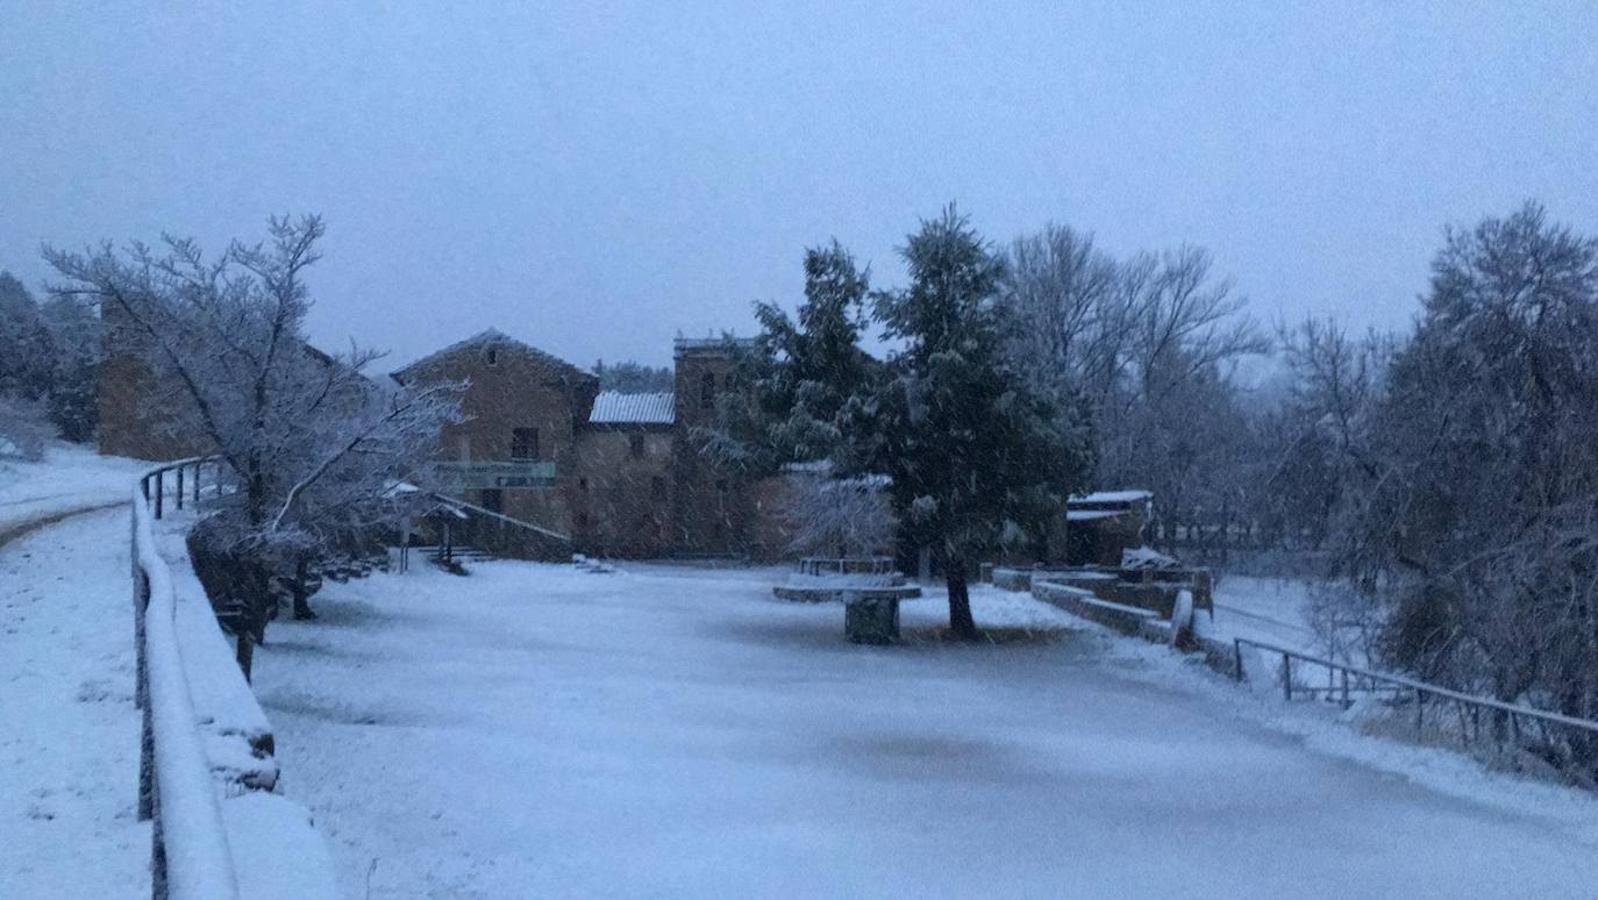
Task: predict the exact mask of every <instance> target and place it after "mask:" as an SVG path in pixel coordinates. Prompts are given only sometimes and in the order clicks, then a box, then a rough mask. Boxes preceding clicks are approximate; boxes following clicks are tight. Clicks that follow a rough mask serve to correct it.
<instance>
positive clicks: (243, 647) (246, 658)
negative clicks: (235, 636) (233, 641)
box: [233, 631, 255, 681]
mask: <svg viewBox="0 0 1598 900" xmlns="http://www.w3.org/2000/svg"><path fill="white" fill-rule="evenodd" d="M233 658H234V659H236V660H238V663H239V670H240V671H242V672H243V673H244V680H245V681H249V680H250V664H251V663H252V662H254V660H255V641H254V640H252V639H251V638H250V634H249V632H248V631H240V632H239V641H238V644H237V649H236V651H235V653H234V657H233Z"/></svg>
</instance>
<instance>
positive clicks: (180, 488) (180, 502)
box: [177, 466, 183, 509]
mask: <svg viewBox="0 0 1598 900" xmlns="http://www.w3.org/2000/svg"><path fill="white" fill-rule="evenodd" d="M177 476H178V491H177V498H178V509H182V508H183V467H182V466H178V468H177Z"/></svg>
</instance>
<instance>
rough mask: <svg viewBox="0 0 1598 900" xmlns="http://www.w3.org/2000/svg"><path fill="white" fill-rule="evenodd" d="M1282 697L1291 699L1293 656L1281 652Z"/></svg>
mask: <svg viewBox="0 0 1598 900" xmlns="http://www.w3.org/2000/svg"><path fill="white" fill-rule="evenodd" d="M1282 699H1284V700H1292V699H1293V658H1292V657H1291V656H1288V655H1287V654H1286V653H1283V654H1282Z"/></svg>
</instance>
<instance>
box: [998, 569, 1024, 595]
mask: <svg viewBox="0 0 1598 900" xmlns="http://www.w3.org/2000/svg"><path fill="white" fill-rule="evenodd" d="M1033 571H1034V570H1032V569H1017V568H1011V567H1009V566H994V567H993V586H994V587H999V588H1003V589H1005V590H1007V591H1030V590H1032V573H1033Z"/></svg>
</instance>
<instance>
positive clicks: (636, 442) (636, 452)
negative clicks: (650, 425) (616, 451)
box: [627, 434, 644, 459]
mask: <svg viewBox="0 0 1598 900" xmlns="http://www.w3.org/2000/svg"><path fill="white" fill-rule="evenodd" d="M627 450H628V452H630V453H632V455H633V459H643V458H644V436H643V435H641V434H633V435H628V437H627Z"/></svg>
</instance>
